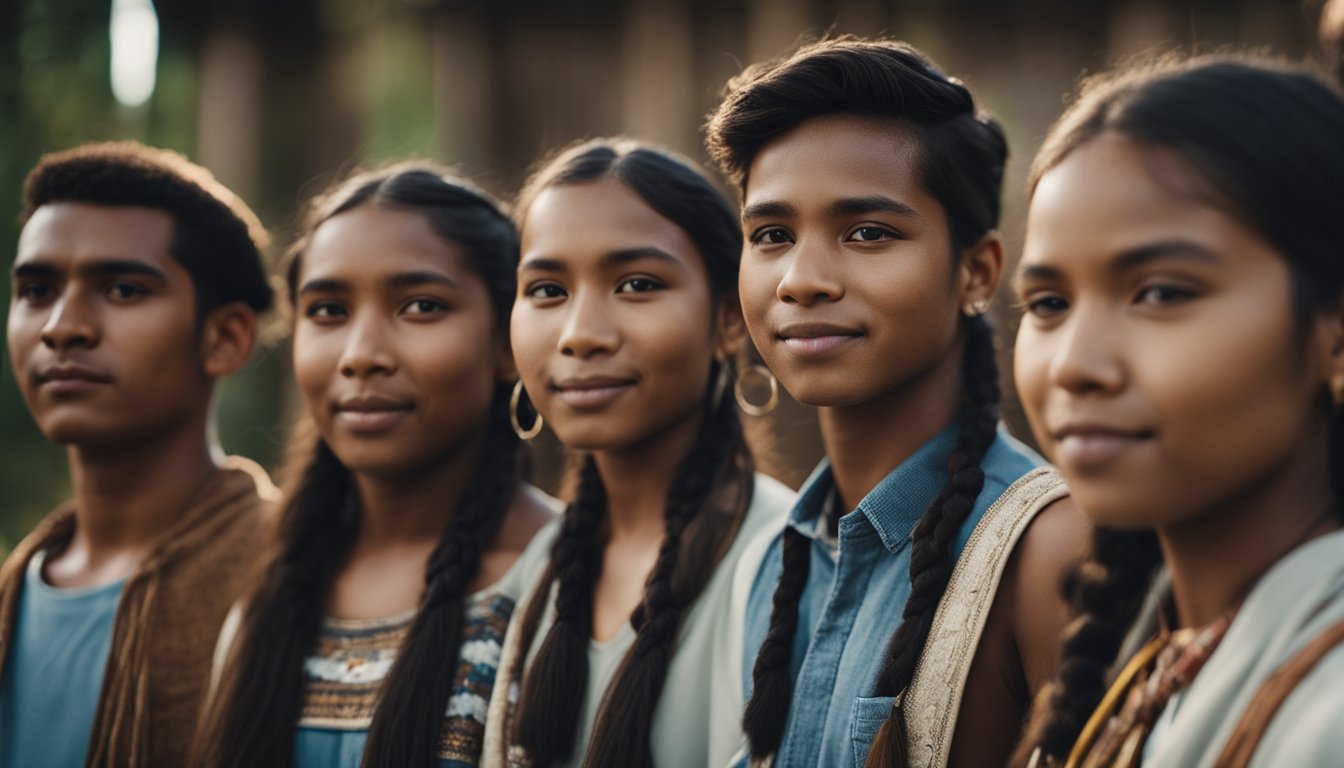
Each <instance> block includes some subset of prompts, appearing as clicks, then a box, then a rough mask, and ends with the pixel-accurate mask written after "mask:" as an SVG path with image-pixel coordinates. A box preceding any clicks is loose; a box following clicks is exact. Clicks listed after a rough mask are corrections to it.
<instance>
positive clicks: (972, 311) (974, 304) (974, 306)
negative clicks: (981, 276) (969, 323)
mask: <svg viewBox="0 0 1344 768" xmlns="http://www.w3.org/2000/svg"><path fill="white" fill-rule="evenodd" d="M987 311H989V301H988V300H987V299H976V300H975V301H968V302H966V303H965V304H963V305H961V314H963V315H965V316H967V317H979V316H981V315H983V314H985V312H987Z"/></svg>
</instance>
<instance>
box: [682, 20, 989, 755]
mask: <svg viewBox="0 0 1344 768" xmlns="http://www.w3.org/2000/svg"><path fill="white" fill-rule="evenodd" d="M726 91H727V92H726V95H725V97H724V100H723V103H722V104H720V106H719V108H718V109H717V110H716V111H715V112H714V113H713V114H711V115H710V117H709V122H708V125H707V129H706V130H707V134H708V137H707V138H708V144H709V149H710V152H711V154H712V155H713V156H714V158H715V159H716V160H717V161H718V163H719V165H720V166H721V167H722V169H723V170H724V172H725V173H727V174H728V175H729V176H730V177H731V178H732V179H733V180H734V181H736V182H737V184H738V185H739V186H740V187H741V188H742V190H743V191H744V192H745V190H746V189H747V186H748V184H749V182H750V179H749V178H748V177H749V174H750V170H751V164H752V161H753V160H754V159H755V157H756V155H757V153H759V152H760V151H761V149H762V148H763V147H765V146H766V145H768V144H769V143H771V142H772V141H774V140H775V139H777V138H779V137H780V136H781V135H783V134H785V133H787V132H788V131H790V130H792V129H794V128H796V127H797V126H799V125H802V124H803V123H805V122H807V121H808V120H811V119H813V118H817V117H822V116H828V115H861V116H868V117H873V118H877V119H882V120H890V121H891V122H892V123H893V124H894V125H898V126H901V127H902V128H905V129H907V130H909V131H911V133H912V135H913V136H914V137H915V140H916V141H917V142H918V145H919V164H918V168H919V172H920V176H921V178H920V182H921V183H922V184H923V186H924V187H925V189H927V190H928V191H929V192H930V193H931V194H932V195H933V196H934V198H936V199H937V200H938V202H939V203H940V204H941V205H942V206H943V208H944V209H945V210H946V212H947V219H948V228H949V236H950V240H951V244H952V254H951V255H950V257H949V259H950V266H951V267H953V268H955V266H956V265H957V264H959V263H960V257H961V254H962V252H963V251H964V250H965V249H966V248H969V247H971V246H973V245H975V244H976V243H978V242H980V241H981V240H982V239H983V238H984V237H985V236H986V235H988V234H990V233H991V232H992V231H993V230H994V229H995V228H996V227H997V226H998V221H999V213H1000V193H1001V189H1002V185H1003V169H1004V164H1005V162H1006V160H1007V153H1008V148H1007V144H1006V142H1005V139H1004V135H1003V131H1002V129H1001V128H1000V127H999V125H998V123H997V122H996V121H995V120H994V119H993V118H991V117H989V116H988V115H986V114H984V113H983V112H981V111H979V110H978V109H977V108H976V105H975V100H974V99H973V98H972V96H971V93H970V91H968V90H967V89H966V87H965V86H964V85H962V84H961V83H960V82H959V81H957V80H955V79H953V78H950V77H948V76H947V75H945V74H943V72H942V71H941V70H939V69H938V68H937V67H936V66H935V65H934V64H933V63H932V62H930V61H929V60H928V59H927V58H926V57H925V56H924V55H923V54H921V53H920V52H919V51H917V50H915V49H914V48H912V47H910V46H909V45H906V44H905V43H901V42H896V41H891V40H864V39H859V38H853V37H841V38H835V39H830V40H824V41H821V42H818V43H813V44H811V45H807V46H804V47H803V48H801V49H800V50H798V52H796V53H794V54H793V55H792V56H789V57H787V58H785V59H783V60H780V61H776V62H769V63H765V64H758V65H754V66H752V67H749V68H747V69H746V70H745V71H744V72H743V73H742V74H741V75H739V76H737V77H735V78H734V79H733V80H731V81H730V82H729V83H728V86H727V89H726ZM963 322H964V324H965V327H964V332H965V339H966V345H965V352H964V359H963V363H962V404H961V407H960V411H959V413H958V416H957V440H956V445H955V447H954V449H953V451H952V454H951V457H950V460H949V465H948V479H947V482H946V484H945V485H944V486H943V488H942V490H941V491H940V492H939V493H938V495H937V497H936V498H935V499H934V500H933V502H932V503H931V504H930V505H929V507H928V509H927V510H926V511H925V512H924V515H923V517H921V519H920V521H919V523H918V524H917V525H916V526H915V529H914V531H913V532H912V534H911V538H912V549H911V558H910V580H911V585H912V589H911V593H910V598H909V600H908V601H907V603H906V606H905V611H904V613H903V615H902V619H901V624H900V626H899V627H898V628H897V630H896V632H895V633H894V634H893V635H892V637H891V640H890V642H889V644H888V647H887V649H886V654H885V658H884V659H883V662H882V668H881V670H880V672H879V674H878V677H877V690H876V695H880V696H895V697H897V702H898V704H897V705H896V706H894V707H893V708H892V711H891V713H890V715H889V716H888V718H887V721H886V722H885V723H884V724H883V725H882V728H881V730H880V731H879V732H878V735H877V738H876V740H875V741H874V743H873V747H872V749H871V750H870V752H869V755H868V765H869V766H870V768H872V767H874V766H903V765H905V764H906V761H907V755H906V753H905V747H904V741H905V737H904V717H903V715H902V713H901V711H900V705H899V702H900V700H901V698H900V694H901V692H902V691H903V690H905V688H906V687H907V686H908V685H909V684H910V681H911V679H912V678H913V677H914V671H915V664H916V662H917V661H918V660H919V654H920V652H921V650H922V649H923V647H924V642H925V640H926V639H927V638H928V635H929V630H930V628H931V627H932V624H933V615H934V612H935V611H936V610H937V607H938V603H939V601H940V600H941V599H942V596H943V593H944V591H946V589H947V583H948V580H949V579H950V578H951V574H952V567H953V565H954V564H955V563H954V561H953V558H952V547H953V546H954V544H955V542H956V539H957V534H958V532H959V531H960V529H961V526H962V524H963V523H964V522H965V521H966V519H967V518H968V517H969V515H970V513H971V511H972V509H973V508H974V506H975V499H976V497H977V496H978V495H979V494H980V491H981V489H982V488H983V487H984V472H983V471H982V470H981V469H980V462H981V461H982V460H983V459H984V456H985V453H986V452H987V451H988V450H989V447H990V445H991V444H992V443H993V441H994V437H995V434H996V429H997V423H998V403H999V384H998V370H997V367H996V364H995V361H994V343H993V331H992V329H991V328H990V326H989V324H988V322H986V320H985V319H984V318H983V317H977V318H967V319H965V320H964V321H963ZM809 546H810V544H809V542H808V541H807V540H806V539H805V538H804V537H802V536H800V535H796V534H791V533H786V535H785V537H784V540H783V545H782V549H783V553H782V556H783V564H784V571H783V574H782V576H781V578H780V581H779V584H778V586H777V587H776V590H775V595H774V601H773V607H772V609H771V614H770V629H769V632H768V633H767V635H766V638H765V641H764V643H763V644H762V646H761V650H760V653H759V654H758V656H757V658H756V665H755V667H754V669H753V670H752V681H753V690H752V696H751V699H750V700H749V701H748V703H747V710H746V715H745V717H744V718H743V727H744V728H745V730H746V732H747V738H748V741H749V742H750V745H751V753H752V755H753V756H754V757H757V758H763V757H766V756H768V755H771V754H774V753H775V752H776V751H777V750H778V749H779V745H780V741H781V739H782V738H783V735H784V730H785V727H786V723H787V722H788V716H789V704H790V700H791V698H792V695H791V687H792V682H791V670H790V669H789V659H790V656H791V654H790V649H791V647H792V643H793V635H794V632H795V631H796V628H797V624H798V602H799V600H800V599H801V597H802V593H803V590H804V587H805V585H806V582H807V574H806V568H807V562H808V556H807V548H808V547H809Z"/></svg>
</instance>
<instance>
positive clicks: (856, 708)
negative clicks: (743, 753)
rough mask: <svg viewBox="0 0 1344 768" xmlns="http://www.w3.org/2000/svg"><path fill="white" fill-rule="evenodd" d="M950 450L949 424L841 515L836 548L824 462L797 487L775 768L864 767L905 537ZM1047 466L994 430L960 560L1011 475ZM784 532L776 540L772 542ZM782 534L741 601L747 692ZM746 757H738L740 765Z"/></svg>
mask: <svg viewBox="0 0 1344 768" xmlns="http://www.w3.org/2000/svg"><path fill="white" fill-rule="evenodd" d="M955 444H956V428H955V427H949V428H947V429H945V430H944V431H943V432H941V433H939V434H938V435H937V436H936V437H934V438H933V439H932V440H930V441H929V442H927V443H925V444H924V446H923V447H921V448H920V449H919V450H918V451H916V452H915V454H914V455H913V456H911V457H910V458H908V459H906V461H905V462H904V463H902V464H901V465H900V466H899V467H896V468H895V469H894V470H892V472H891V473H890V474H889V475H887V476H886V478H884V479H883V480H882V482H880V483H878V485H877V487H876V488H874V489H873V490H872V491H871V492H870V493H869V494H868V495H867V496H866V497H864V499H863V500H862V501H860V502H859V505H858V507H857V508H856V509H854V510H852V511H850V512H849V513H848V514H846V515H844V516H843V517H841V518H840V525H839V531H838V532H837V533H838V540H839V550H838V552H832V551H831V549H830V547H829V546H828V545H827V544H826V543H825V542H824V541H822V540H821V536H820V535H819V532H818V522H819V520H820V518H821V512H822V510H823V508H824V507H825V506H826V500H827V499H828V498H830V497H831V496H832V495H833V494H834V488H835V484H834V481H833V480H832V477H831V468H830V464H829V463H827V462H825V461H823V462H822V464H821V466H819V467H818V468H817V470H816V471H815V472H814V473H813V474H812V477H811V478H809V479H808V481H807V482H806V483H804V485H803V488H802V490H801V491H800V492H799V495H798V502H797V504H796V505H795V506H794V508H793V511H792V512H791V513H790V515H789V526H790V527H792V528H793V529H794V530H796V531H798V532H800V533H802V534H803V535H804V536H806V537H808V538H809V539H811V540H812V553H811V566H810V570H809V571H808V577H807V585H806V587H804V591H803V595H802V599H801V600H800V602H799V610H798V630H797V634H796V635H795V636H794V644H793V661H792V666H791V673H792V674H791V677H792V681H793V686H792V692H793V697H792V700H791V702H790V706H789V717H788V723H787V725H786V727H785V731H784V739H783V741H782V743H781V744H780V749H779V753H778V754H777V755H776V756H775V761H774V765H775V767H776V768H793V767H794V766H798V767H802V766H808V767H809V768H810V767H811V766H817V765H824V766H828V767H834V768H841V767H842V766H850V765H852V766H862V765H863V764H864V760H865V759H866V758H867V755H868V748H869V747H870V746H871V745H872V742H873V737H874V736H875V735H876V734H877V730H878V729H879V728H880V727H881V725H882V721H883V720H885V719H886V717H887V713H889V712H890V711H891V704H892V698H891V697H890V696H878V695H876V693H877V692H876V690H875V688H876V682H877V681H876V677H877V673H878V671H879V670H880V669H881V666H882V659H883V655H884V654H885V652H886V647H887V641H888V639H889V638H890V637H891V636H892V634H893V633H894V632H895V631H896V627H897V626H898V625H899V624H900V620H901V613H902V611H903V610H904V608H905V602H906V600H907V599H909V597H910V533H911V531H912V530H913V529H914V527H915V523H916V522H918V521H919V518H920V517H921V516H922V515H923V514H924V511H925V509H927V508H928V506H929V504H930V502H932V501H933V499H934V497H935V496H936V495H937V494H938V491H939V490H940V489H941V488H942V487H943V484H944V483H945V482H947V462H948V457H949V456H950V455H951V453H952V449H953V447H954V446H955ZM1043 463H1044V460H1043V459H1042V458H1041V457H1040V456H1038V455H1036V454H1035V453H1034V452H1032V450H1031V449H1030V448H1027V447H1026V446H1024V445H1022V444H1021V443H1019V442H1018V441H1017V440H1014V439H1013V438H1012V437H1011V436H1010V435H1008V433H1007V432H1006V431H1004V430H1002V429H1000V430H999V434H998V436H997V437H996V438H995V440H994V443H993V444H992V445H991V446H990V448H989V451H988V452H987V453H986V454H985V458H984V460H983V461H981V462H980V466H981V468H982V469H984V472H985V485H984V488H983V489H982V490H981V491H980V495H979V496H977V497H976V500H975V506H974V509H973V510H972V512H971V514H970V516H969V517H968V518H967V519H966V522H965V523H963V525H962V528H961V531H960V535H959V536H958V537H957V540H956V543H955V544H954V546H953V554H954V557H960V555H961V551H962V549H963V548H964V547H965V546H966V542H967V540H968V539H969V538H970V535H971V531H972V530H974V529H975V526H976V524H977V523H979V522H980V518H981V517H983V516H984V513H985V510H987V509H988V508H989V506H990V504H992V503H994V500H995V499H997V498H998V497H999V496H1000V495H1001V494H1002V493H1003V492H1004V490H1006V489H1007V488H1008V486H1010V485H1012V484H1013V483H1014V482H1015V481H1016V480H1017V479H1018V478H1020V477H1021V476H1023V475H1025V474H1027V473H1028V472H1030V471H1031V470H1032V469H1034V468H1035V467H1037V466H1039V465H1041V464H1043ZM781 536H782V535H781ZM780 542H781V538H776V539H775V540H774V541H773V542H772V543H771V545H770V548H769V549H768V550H767V552H766V556H765V560H764V562H763V563H762V565H761V570H760V572H759V573H758V574H757V576H756V579H755V581H754V582H753V585H752V589H751V597H750V599H749V601H748V603H747V618H746V636H745V647H744V649H743V650H744V657H745V658H744V659H743V673H744V677H745V679H744V680H743V685H744V688H745V689H746V694H747V696H748V697H750V695H751V690H750V688H751V670H752V667H753V665H754V664H755V662H756V654H757V652H759V650H760V647H761V642H762V641H763V640H764V639H765V635H766V632H767V631H768V630H769V627H770V611H771V606H772V600H773V596H774V592H775V585H776V584H777V583H778V582H779V577H780V572H781V570H782V561H781V544H780ZM744 762H745V761H744Z"/></svg>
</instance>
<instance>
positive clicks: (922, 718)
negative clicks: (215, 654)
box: [709, 38, 1086, 766]
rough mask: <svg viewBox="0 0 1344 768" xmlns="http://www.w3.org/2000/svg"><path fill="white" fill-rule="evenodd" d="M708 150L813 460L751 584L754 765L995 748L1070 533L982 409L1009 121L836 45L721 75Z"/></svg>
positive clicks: (1051, 648)
mask: <svg viewBox="0 0 1344 768" xmlns="http://www.w3.org/2000/svg"><path fill="white" fill-rule="evenodd" d="M709 146H710V149H711V151H712V152H713V153H714V155H715V157H716V158H717V159H718V160H719V162H720V164H721V165H722V167H723V168H724V170H725V171H726V172H727V173H728V174H729V175H730V176H731V177H732V178H733V179H734V180H735V181H737V182H738V184H739V185H740V187H741V190H742V194H743V210H742V217H741V219H742V231H743V233H744V234H745V236H746V239H747V245H746V248H745V251H744V255H743V260H742V271H741V296H742V304H743V312H744V315H745V317H746V320H747V325H748V327H749V329H750V331H751V336H752V339H753V340H754V341H755V343H756V346H757V348H758V349H759V350H760V353H761V355H762V357H763V358H764V359H765V361H766V363H767V364H768V365H769V366H770V368H771V370H773V371H774V373H775V374H776V375H777V376H778V377H779V379H780V381H781V383H782V384H783V385H784V387H785V388H786V389H787V390H788V391H789V392H790V393H791V394H793V396H794V397H796V398H797V399H798V400H800V401H801V402H804V403H808V404H812V405H816V406H819V417H820V422H821V430H822V437H823V440H824V442H825V447H826V453H827V456H828V459H827V460H826V461H825V462H823V464H822V465H821V466H820V467H819V468H818V469H817V471H816V472H814V473H813V475H812V477H811V478H810V479H809V480H808V481H807V483H806V484H805V486H804V487H803V489H802V491H801V493H800V496H799V501H798V504H797V506H795V508H794V510H793V512H792V513H791V516H790V521H789V524H788V527H787V528H786V529H785V531H784V532H783V534H782V535H781V536H779V537H778V538H776V539H775V540H774V541H773V542H770V543H769V549H768V550H767V553H766V556H765V559H764V563H763V565H762V567H761V569H760V572H759V573H758V574H756V575H755V580H754V582H753V584H752V586H751V588H750V599H749V602H748V615H747V633H746V645H747V649H748V654H747V656H748V658H747V664H746V668H747V669H751V670H752V672H751V677H750V679H749V680H747V681H746V685H747V686H748V687H749V688H750V690H751V696H750V701H749V704H748V706H747V708H746V716H745V718H744V726H745V729H746V732H747V736H748V738H749V740H750V756H751V759H752V762H753V763H762V762H767V761H769V760H771V759H773V762H774V764H775V765H784V766H814V765H827V766H840V765H865V764H866V765H869V766H904V765H917V766H927V765H937V766H941V765H947V764H951V765H966V766H984V765H993V764H996V763H1002V762H1003V761H1004V760H1005V759H1006V758H1007V757H1008V755H1009V754H1010V752H1011V750H1012V747H1013V745H1014V744H1015V742H1016V740H1017V737H1018V734H1019V732H1020V728H1021V724H1022V721H1023V719H1024V717H1025V715H1026V712H1027V709H1028V706H1029V703H1030V700H1031V694H1032V691H1033V690H1035V689H1036V687H1037V686H1038V685H1041V684H1043V683H1044V682H1045V681H1046V680H1048V679H1049V678H1050V676H1051V675H1052V673H1053V670H1054V660H1055V658H1056V649H1057V636H1058V632H1059V631H1060V629H1061V628H1062V626H1063V624H1064V621H1065V619H1066V614H1065V610H1064V606H1063V603H1062V601H1056V600H1051V599H1048V598H1046V599H1042V595H1047V594H1049V592H1050V591H1051V588H1052V587H1053V586H1054V585H1055V584H1057V583H1058V574H1060V573H1062V572H1063V570H1064V568H1065V566H1066V564H1067V563H1068V561H1069V559H1070V557H1071V556H1072V555H1074V554H1075V553H1081V551H1082V549H1083V539H1084V538H1085V536H1086V534H1085V529H1084V527H1083V525H1082V523H1081V519H1080V518H1079V516H1078V515H1076V513H1074V511H1073V510H1072V508H1071V507H1070V506H1069V503H1068V502H1067V500H1065V499H1064V498H1063V497H1064V496H1065V490H1064V488H1063V485H1062V482H1061V481H1060V480H1059V479H1058V477H1057V476H1056V475H1054V474H1053V473H1052V472H1051V471H1050V470H1048V469H1044V468H1040V467H1039V465H1040V464H1041V463H1042V462H1041V461H1040V459H1039V457H1037V456H1036V455H1035V454H1033V453H1031V451H1030V450H1028V449H1027V448H1026V447H1024V446H1022V445H1020V444H1019V443H1017V442H1016V441H1014V440H1013V439H1012V438H1011V437H1009V436H1008V435H1007V434H1006V433H1005V432H1003V431H1001V430H1000V429H999V427H998V401H999V386H998V375H997V371H996V367H995V363H994V341H993V333H992V330H991V328H990V326H989V324H988V323H987V322H986V318H985V317H984V312H985V307H986V305H987V304H988V302H989V300H990V298H991V297H992V296H993V293H994V290H995V287H996V285H997V283H998V279H999V275H1000V271H1001V269H1002V264H1003V246H1002V244H1001V242H1000V240H999V238H998V235H997V233H996V232H995V227H996V226H997V224H998V217H999V193H1000V186H1001V180H1002V175H1003V166H1004V160H1005V155H1006V151H1007V150H1006V146H1005V142H1004V138H1003V135H1002V133H1001V131H1000V129H999V127H998V125H997V124H996V123H995V122H994V121H993V120H992V119H990V118H988V117H986V116H984V115H983V114H981V113H979V112H977V110H976V107H975V104H974V101H973V100H972V98H971V95H970V93H969V92H968V91H967V90H966V88H965V87H964V86H963V85H961V84H960V83H958V82H957V81H955V80H952V79H950V78H948V77H947V76H945V75H943V74H942V73H941V72H939V71H938V70H937V69H936V68H935V67H934V66H933V65H932V64H930V63H929V62H928V61H927V60H926V59H925V58H924V57H923V56H922V55H921V54H919V53H918V52H917V51H915V50H914V49H912V48H910V47H909V46H906V45H904V44H902V43H897V42H892V41H884V40H875V41H870V40H860V39H854V38H841V39H833V40H827V41H823V42H820V43H816V44H813V45H809V46H806V47H804V48H803V49H801V50H799V51H798V52H797V53H795V54H794V55H793V56H791V57H789V58H787V59H785V60H783V61H781V62H775V63H770V64H764V65H758V66H754V67H751V68H749V69H748V70H747V71H746V72H744V73H743V74H742V75H740V76H739V77H738V78H736V79H735V80H734V81H732V82H731V83H730V84H729V86H728V93H727V96H726V98H725V100H724V102H723V104H722V105H721V106H720V107H719V108H718V111H717V112H715V113H714V114H713V115H712V116H711V118H710V122H709ZM879 648H886V652H885V654H883V653H880V652H878V651H877V649H879ZM757 649H759V652H757ZM960 723H965V724H966V727H958V726H959V724H960Z"/></svg>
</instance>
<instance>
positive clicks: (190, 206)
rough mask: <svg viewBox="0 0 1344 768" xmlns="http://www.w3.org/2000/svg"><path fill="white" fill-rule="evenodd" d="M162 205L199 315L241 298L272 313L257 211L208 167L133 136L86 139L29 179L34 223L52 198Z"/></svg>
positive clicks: (27, 201)
mask: <svg viewBox="0 0 1344 768" xmlns="http://www.w3.org/2000/svg"><path fill="white" fill-rule="evenodd" d="M60 202H71V203H91V204H94V205H107V206H136V207H143V208H154V209H156V210H161V211H164V212H165V213H167V214H168V215H170V216H172V218H173V240H172V243H171V244H170V246H169V248H170V250H171V253H172V255H173V258H174V259H176V260H177V261H178V263H180V264H181V265H182V266H183V268H185V269H186V270H187V273H188V274H189V275H191V283H192V289H193V290H194V291H195V295H196V304H197V307H196V313H197V318H198V319H200V318H204V317H205V315H207V314H209V312H210V311H211V310H213V309H216V308H218V307H220V306H223V305H224V304H229V303H232V302H235V301H239V302H242V303H244V304H246V305H248V306H249V307H251V308H252V310H253V311H254V312H258V313H260V312H265V311H266V310H267V309H269V308H270V306H271V304H272V302H273V300H274V297H273V295H272V291H271V286H270V283H269V282H268V281H267V276H266V267H265V266H264V264H263V259H262V251H263V250H264V249H265V248H266V247H267V244H268V242H269V239H268V237H267V235H266V230H265V229H263V228H262V226H261V222H260V221H258V220H257V217H256V214H254V213H252V210H251V209H250V208H248V207H247V204H246V203H244V202H243V201H242V200H241V199H239V197H238V196H237V195H235V194H233V193H232V192H230V191H229V190H228V189H226V188H225V187H224V185H223V184H220V183H219V182H218V181H216V180H215V177H214V176H212V175H211V174H210V172H209V171H208V170H206V169H205V168H202V167H201V166H199V165H196V164H195V163H192V162H191V161H189V160H187V158H185V157H183V156H182V155H179V154H178V153H176V152H172V151H170V150H166V149H156V148H154V147H147V146H145V145H143V144H140V143H137V142H134V141H122V142H107V143H100V144H84V145H82V146H78V147H75V148H74V149H68V150H65V151H64V152H53V153H50V154H46V155H43V156H42V159H41V160H39V161H38V163H37V165H35V166H34V167H33V169H32V170H31V171H29V172H28V178H27V180H25V181H24V184H23V215H22V217H21V218H22V220H23V221H25V222H26V221H27V220H28V219H29V218H30V217H31V216H32V215H33V212H34V211H36V210H37V209H38V208H40V207H41V206H43V205H47V204H49V203H60Z"/></svg>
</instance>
